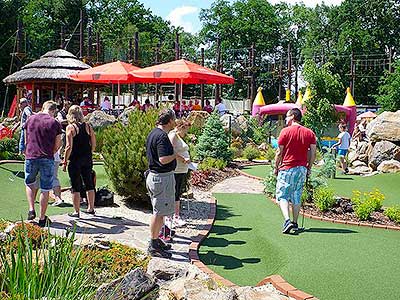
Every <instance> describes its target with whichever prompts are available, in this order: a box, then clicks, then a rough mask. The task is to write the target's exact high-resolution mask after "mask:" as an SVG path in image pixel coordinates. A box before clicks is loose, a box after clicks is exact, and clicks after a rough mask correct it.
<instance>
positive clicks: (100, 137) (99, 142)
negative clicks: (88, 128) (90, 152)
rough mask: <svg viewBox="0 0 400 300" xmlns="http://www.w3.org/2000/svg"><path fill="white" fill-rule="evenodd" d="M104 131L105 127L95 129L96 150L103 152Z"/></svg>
mask: <svg viewBox="0 0 400 300" xmlns="http://www.w3.org/2000/svg"><path fill="white" fill-rule="evenodd" d="M104 131H105V128H97V129H95V130H94V132H95V134H96V152H98V153H102V150H103V145H104Z"/></svg>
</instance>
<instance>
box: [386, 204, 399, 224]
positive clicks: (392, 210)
mask: <svg viewBox="0 0 400 300" xmlns="http://www.w3.org/2000/svg"><path fill="white" fill-rule="evenodd" d="M385 216H387V217H388V218H389V219H390V220H391V221H393V222H396V223H400V206H399V205H397V206H392V207H388V208H386V209H385Z"/></svg>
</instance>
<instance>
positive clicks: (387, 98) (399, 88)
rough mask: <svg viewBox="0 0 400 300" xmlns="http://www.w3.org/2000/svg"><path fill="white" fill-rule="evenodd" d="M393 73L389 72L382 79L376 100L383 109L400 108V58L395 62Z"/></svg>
mask: <svg viewBox="0 0 400 300" xmlns="http://www.w3.org/2000/svg"><path fill="white" fill-rule="evenodd" d="M394 67H395V69H394V72H393V73H389V74H387V76H386V77H384V78H383V79H382V82H381V84H382V85H381V86H380V87H379V90H378V91H379V95H378V96H377V97H376V101H377V102H378V103H379V104H380V105H381V106H382V110H389V111H397V110H399V109H400V60H397V61H396V63H395V66H394Z"/></svg>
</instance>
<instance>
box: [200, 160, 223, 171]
mask: <svg viewBox="0 0 400 300" xmlns="http://www.w3.org/2000/svg"><path fill="white" fill-rule="evenodd" d="M226 165H227V163H226V161H224V160H222V159H215V158H212V157H207V158H205V159H204V160H203V161H202V162H201V163H200V165H199V169H200V170H202V171H209V170H212V169H217V170H223V169H224V168H225V167H226Z"/></svg>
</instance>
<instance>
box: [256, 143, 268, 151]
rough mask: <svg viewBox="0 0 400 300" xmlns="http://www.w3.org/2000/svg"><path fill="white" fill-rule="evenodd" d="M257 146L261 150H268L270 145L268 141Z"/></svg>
mask: <svg viewBox="0 0 400 300" xmlns="http://www.w3.org/2000/svg"><path fill="white" fill-rule="evenodd" d="M257 148H258V150H261V151H267V150H268V148H269V146H268V144H267V143H261V145H260V146H258V147H257Z"/></svg>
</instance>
